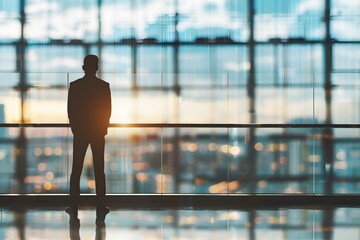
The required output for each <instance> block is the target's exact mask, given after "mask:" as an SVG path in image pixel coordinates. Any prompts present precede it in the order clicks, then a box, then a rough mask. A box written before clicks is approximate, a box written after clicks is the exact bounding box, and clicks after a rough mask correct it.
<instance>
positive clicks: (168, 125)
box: [0, 123, 360, 129]
mask: <svg viewBox="0 0 360 240" xmlns="http://www.w3.org/2000/svg"><path fill="white" fill-rule="evenodd" d="M7 127H9V128H10V127H17V128H20V127H24V128H65V127H70V124H69V123H0V128H7ZM109 127H110V128H319V129H321V128H360V124H290V123H286V124H281V123H279V124H277V123H111V124H110V126H109Z"/></svg>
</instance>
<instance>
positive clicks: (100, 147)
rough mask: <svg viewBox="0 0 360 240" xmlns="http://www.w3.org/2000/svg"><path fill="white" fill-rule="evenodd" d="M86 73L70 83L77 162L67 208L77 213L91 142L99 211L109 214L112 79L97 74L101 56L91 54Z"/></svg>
mask: <svg viewBox="0 0 360 240" xmlns="http://www.w3.org/2000/svg"><path fill="white" fill-rule="evenodd" d="M82 68H83V70H84V72H85V76H84V77H83V78H80V79H78V80H76V81H73V82H71V83H70V88H69V94H68V106H67V111H68V117H69V121H70V127H71V131H72V133H73V134H74V142H73V164H72V172H71V177H70V197H71V199H72V203H73V205H72V207H71V208H68V209H67V210H66V211H67V212H68V213H69V214H70V215H71V214H73V215H74V216H76V217H77V201H78V197H79V196H80V176H81V172H82V168H83V164H84V157H85V153H86V149H87V148H88V145H89V144H90V146H91V151H92V154H93V165H94V173H95V187H96V195H97V198H98V201H97V214H105V215H106V214H107V213H108V212H109V210H108V209H107V208H106V207H105V205H104V198H105V193H106V183H105V173H104V148H105V135H106V134H107V128H108V127H109V119H110V116H111V93H110V86H109V83H107V82H105V81H103V80H101V79H99V78H97V77H96V72H97V70H98V68H99V66H98V57H97V56H95V55H87V56H86V57H85V58H84V65H83V66H82Z"/></svg>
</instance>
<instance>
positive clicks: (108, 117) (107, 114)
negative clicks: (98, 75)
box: [105, 83, 111, 121]
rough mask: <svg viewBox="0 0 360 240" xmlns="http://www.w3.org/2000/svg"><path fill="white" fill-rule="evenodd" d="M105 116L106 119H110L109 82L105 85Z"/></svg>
mask: <svg viewBox="0 0 360 240" xmlns="http://www.w3.org/2000/svg"><path fill="white" fill-rule="evenodd" d="M105 117H106V119H107V120H108V121H110V117H111V91H110V84H109V83H108V84H107V86H106V96H105Z"/></svg>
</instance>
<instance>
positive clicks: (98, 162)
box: [70, 135, 106, 202]
mask: <svg viewBox="0 0 360 240" xmlns="http://www.w3.org/2000/svg"><path fill="white" fill-rule="evenodd" d="M89 145H90V147H91V152H92V155H93V166H94V174H95V187H96V195H97V197H98V200H100V202H101V201H103V199H104V197H105V193H106V182H105V171H104V150H105V137H104V136H103V135H101V136H87V135H74V141H73V163H72V171H71V176H70V197H71V198H72V199H73V200H75V201H76V199H77V198H78V197H79V196H80V177H81V172H82V169H83V165H84V158H85V154H86V150H87V148H88V146H89Z"/></svg>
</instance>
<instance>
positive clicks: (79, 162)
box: [70, 135, 89, 201]
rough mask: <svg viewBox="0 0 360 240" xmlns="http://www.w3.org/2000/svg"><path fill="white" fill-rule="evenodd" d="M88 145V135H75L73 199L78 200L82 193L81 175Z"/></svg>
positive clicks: (71, 186)
mask: <svg viewBox="0 0 360 240" xmlns="http://www.w3.org/2000/svg"><path fill="white" fill-rule="evenodd" d="M88 145H89V140H88V139H87V138H86V137H82V136H75V135H74V142H73V164H72V170H71V177H70V197H71V198H72V201H76V200H77V198H78V197H79V195H80V176H81V172H82V169H83V165H84V157H85V153H86V149H87V147H88Z"/></svg>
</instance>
